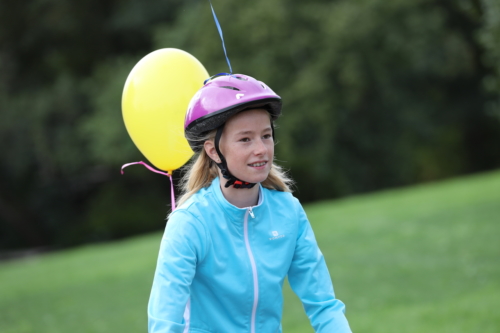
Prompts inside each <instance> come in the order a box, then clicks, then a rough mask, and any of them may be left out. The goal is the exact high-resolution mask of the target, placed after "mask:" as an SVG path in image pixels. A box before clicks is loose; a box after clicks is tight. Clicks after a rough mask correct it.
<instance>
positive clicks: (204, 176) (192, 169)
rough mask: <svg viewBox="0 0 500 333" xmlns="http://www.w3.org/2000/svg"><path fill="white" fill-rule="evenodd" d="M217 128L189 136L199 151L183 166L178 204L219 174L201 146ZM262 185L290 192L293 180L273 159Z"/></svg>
mask: <svg viewBox="0 0 500 333" xmlns="http://www.w3.org/2000/svg"><path fill="white" fill-rule="evenodd" d="M216 132H217V130H213V131H211V132H209V133H208V134H206V135H204V136H200V137H197V138H196V139H194V138H190V139H191V140H192V141H196V142H198V143H199V147H198V148H199V149H198V150H199V151H200V152H199V153H198V154H197V156H196V155H195V157H194V159H193V162H191V163H190V164H188V165H187V167H186V168H185V173H184V176H183V177H182V179H181V189H182V194H181V196H180V197H179V199H178V204H177V205H178V206H181V205H182V204H183V203H184V202H186V200H188V199H189V198H190V197H191V196H192V195H193V194H195V193H196V192H198V191H199V190H201V189H202V188H204V187H208V186H210V184H211V183H212V180H214V179H215V178H216V177H218V176H219V172H218V169H217V168H218V167H217V165H216V164H215V162H214V161H213V160H212V159H211V158H210V157H209V156H208V155H207V153H206V152H205V149H204V148H203V143H204V142H205V141H207V140H213V139H214V138H215V134H216ZM261 184H262V186H263V187H265V188H268V189H271V190H276V191H281V192H292V190H291V187H292V185H293V180H292V179H291V178H290V177H289V176H288V175H287V174H286V172H285V171H284V170H283V168H282V167H281V166H279V165H277V164H276V163H275V162H274V161H273V164H272V166H271V171H270V172H269V175H268V176H267V178H266V180H264V181H263V182H262V183H261Z"/></svg>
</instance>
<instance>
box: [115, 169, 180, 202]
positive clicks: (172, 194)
mask: <svg viewBox="0 0 500 333" xmlns="http://www.w3.org/2000/svg"><path fill="white" fill-rule="evenodd" d="M134 164H142V165H143V166H145V167H146V168H147V169H148V170H149V171H152V172H155V173H159V174H160V175H164V176H167V177H168V178H170V199H171V202H172V211H174V210H175V196H174V181H173V179H172V175H171V174H169V173H168V172H163V171H159V170H156V169H155V168H153V167H152V166H150V165H147V164H146V163H144V162H143V161H140V162H132V163H127V164H124V165H122V169H121V173H122V175H123V169H125V168H126V167H128V166H130V165H134Z"/></svg>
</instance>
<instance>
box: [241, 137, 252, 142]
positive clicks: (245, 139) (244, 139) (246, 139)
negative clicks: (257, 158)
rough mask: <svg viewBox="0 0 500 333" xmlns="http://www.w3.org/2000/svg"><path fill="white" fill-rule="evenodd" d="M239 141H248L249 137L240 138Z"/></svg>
mask: <svg viewBox="0 0 500 333" xmlns="http://www.w3.org/2000/svg"><path fill="white" fill-rule="evenodd" d="M239 141H241V142H249V141H250V138H241V139H240V140H239Z"/></svg>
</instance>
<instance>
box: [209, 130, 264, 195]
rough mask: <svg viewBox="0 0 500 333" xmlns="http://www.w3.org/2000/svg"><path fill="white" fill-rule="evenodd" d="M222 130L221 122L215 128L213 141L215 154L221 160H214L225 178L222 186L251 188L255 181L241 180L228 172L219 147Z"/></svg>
mask: <svg viewBox="0 0 500 333" xmlns="http://www.w3.org/2000/svg"><path fill="white" fill-rule="evenodd" d="M223 130H224V124H222V125H221V126H219V128H217V134H215V141H214V143H215V150H216V151H217V154H218V155H219V157H220V160H221V162H220V163H217V162H216V163H215V164H217V166H218V167H219V169H220V171H221V173H222V176H224V178H226V179H227V182H226V185H224V187H226V188H227V187H229V186H233V187H234V188H252V187H254V186H255V184H256V183H249V182H245V181H243V180H240V179H238V178H236V177H235V176H233V175H232V174H231V172H229V169H228V167H227V162H226V159H225V158H224V155H222V153H221V151H220V149H219V142H220V137H221V136H222V131H223Z"/></svg>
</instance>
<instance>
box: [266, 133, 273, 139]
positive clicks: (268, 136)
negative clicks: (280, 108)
mask: <svg viewBox="0 0 500 333" xmlns="http://www.w3.org/2000/svg"><path fill="white" fill-rule="evenodd" d="M272 137H273V136H272V135H271V134H264V139H271V138H272Z"/></svg>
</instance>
